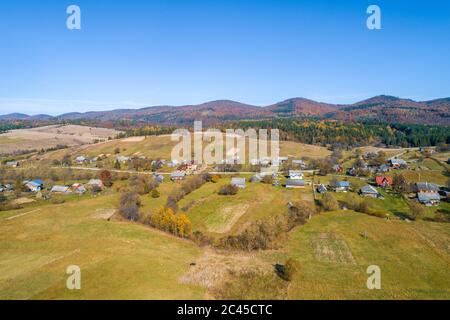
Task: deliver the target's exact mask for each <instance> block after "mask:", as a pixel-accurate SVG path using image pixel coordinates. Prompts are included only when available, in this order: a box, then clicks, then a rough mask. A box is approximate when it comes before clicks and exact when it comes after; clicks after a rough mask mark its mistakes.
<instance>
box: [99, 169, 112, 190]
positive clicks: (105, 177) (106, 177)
mask: <svg viewBox="0 0 450 320" xmlns="http://www.w3.org/2000/svg"><path fill="white" fill-rule="evenodd" d="M100 180H102V182H103V184H104V185H105V186H107V187H111V186H112V175H111V172H109V171H108V170H102V171H101V172H100Z"/></svg>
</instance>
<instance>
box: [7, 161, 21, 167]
mask: <svg viewBox="0 0 450 320" xmlns="http://www.w3.org/2000/svg"><path fill="white" fill-rule="evenodd" d="M5 164H6V165H7V166H8V167H13V168H17V167H18V166H19V161H7V162H6V163H5Z"/></svg>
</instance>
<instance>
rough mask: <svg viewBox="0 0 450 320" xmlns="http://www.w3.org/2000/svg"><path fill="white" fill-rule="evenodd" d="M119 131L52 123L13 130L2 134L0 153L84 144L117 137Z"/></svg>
mask: <svg viewBox="0 0 450 320" xmlns="http://www.w3.org/2000/svg"><path fill="white" fill-rule="evenodd" d="M118 133H119V131H116V130H113V129H105V128H95V127H87V126H78V125H64V126H61V125H52V126H46V127H38V128H31V129H17V130H11V131H9V132H7V133H2V134H0V153H11V152H14V151H18V150H34V149H36V150H40V149H42V148H44V149H47V148H51V147H55V146H57V145H68V146H75V145H82V144H86V143H92V142H94V141H95V140H106V139H108V138H109V137H111V138H113V137H115V136H116V135H117V134H118Z"/></svg>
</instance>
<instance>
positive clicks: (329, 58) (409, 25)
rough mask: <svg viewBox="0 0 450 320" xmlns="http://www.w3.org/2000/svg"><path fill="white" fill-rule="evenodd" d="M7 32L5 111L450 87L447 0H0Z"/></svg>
mask: <svg viewBox="0 0 450 320" xmlns="http://www.w3.org/2000/svg"><path fill="white" fill-rule="evenodd" d="M70 4H77V5H79V6H80V8H81V13H82V18H81V20H82V29H81V30H72V31H71V30H68V29H67V28H66V18H67V14H66V8H67V6H68V5H70ZM370 4H377V5H379V6H380V8H381V12H382V30H368V29H367V28H366V19H367V17H368V15H367V14H366V9H367V7H368V6H369V5H370ZM0 41H1V42H0V43H1V46H0V114H5V113H10V112H23V113H28V114H39V113H49V114H61V113H65V112H72V111H88V110H102V109H103V110H104V109H112V108H120V107H130V108H138V107H142V106H151V105H166V104H167V105H180V104H195V103H201V102H205V101H209V100H216V99H232V100H237V101H241V102H245V103H249V104H255V105H268V104H271V103H274V102H277V101H281V100H284V99H287V98H291V97H306V98H310V99H315V100H320V101H325V102H335V103H353V102H356V101H358V100H362V99H365V98H368V97H371V96H374V95H378V94H389V95H395V96H401V97H408V98H413V99H417V100H426V99H433V98H438V97H449V96H450V3H449V1H444V0H442V1H435V0H428V1H406V0H388V1H378V0H373V1H360V0H341V1H339V0H338V1H320V0H315V1H313V0H311V1H300V0H297V1H284V0H277V1H269V0H259V1H256V0H254V1H249V0H239V1H233V0H227V1H219V0H211V1H190V0H183V1H171V0H162V1H137V0H129V1H94V0H89V1H83V0H79V1H77V0H72V1H21V0H16V1H8V3H7V2H6V1H2V2H1V4H0Z"/></svg>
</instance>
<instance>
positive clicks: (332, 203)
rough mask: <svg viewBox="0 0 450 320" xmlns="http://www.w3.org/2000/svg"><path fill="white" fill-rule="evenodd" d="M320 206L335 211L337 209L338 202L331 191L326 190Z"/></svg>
mask: <svg viewBox="0 0 450 320" xmlns="http://www.w3.org/2000/svg"><path fill="white" fill-rule="evenodd" d="M322 206H323V208H324V209H325V210H326V211H335V210H339V203H338V201H337V200H336V198H335V196H334V195H332V194H331V193H329V192H327V193H325V195H324V196H323V201H322Z"/></svg>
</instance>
